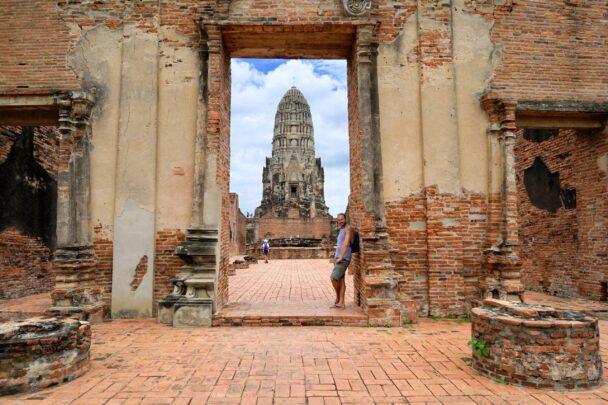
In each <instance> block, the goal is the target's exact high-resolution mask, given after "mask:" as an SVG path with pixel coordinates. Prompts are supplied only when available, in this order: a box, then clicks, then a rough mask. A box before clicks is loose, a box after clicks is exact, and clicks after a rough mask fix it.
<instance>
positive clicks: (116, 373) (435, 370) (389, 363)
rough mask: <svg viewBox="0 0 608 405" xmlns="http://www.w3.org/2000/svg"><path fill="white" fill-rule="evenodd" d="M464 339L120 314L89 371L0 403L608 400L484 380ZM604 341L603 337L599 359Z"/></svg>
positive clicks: (442, 329) (423, 327)
mask: <svg viewBox="0 0 608 405" xmlns="http://www.w3.org/2000/svg"><path fill="white" fill-rule="evenodd" d="M606 326H608V324H607V323H606V322H605V321H601V328H602V330H605V328H606ZM469 337H470V324H469V323H459V322H456V321H446V320H420V321H419V322H418V323H416V324H414V325H412V326H410V327H408V328H353V327H284V328H264V327H243V328H210V329H203V328H201V329H173V328H171V327H168V326H165V325H160V324H158V323H156V322H155V321H154V320H117V321H113V322H108V323H104V324H99V325H94V326H93V346H92V350H91V358H92V368H91V371H90V372H89V373H87V374H85V375H84V376H83V377H81V378H79V379H77V380H75V381H72V382H70V383H67V384H65V385H62V386H59V387H54V388H50V389H46V390H42V391H40V392H37V393H34V394H27V395H17V396H11V397H4V398H1V399H0V403H3V404H10V405H12V404H24V403H35V404H58V403H73V404H102V403H105V404H165V403H167V404H169V403H172V404H190V405H195V404H238V403H242V404H371V403H379V404H407V403H411V404H418V403H429V404H430V403H432V404H450V405H456V404H591V403H595V404H600V403H608V386H606V385H604V386H602V387H600V388H597V389H594V390H590V391H584V392H562V393H558V392H546V391H539V390H532V389H524V388H519V387H514V386H510V385H505V384H499V383H496V382H492V381H490V380H487V379H485V378H483V377H480V376H478V375H477V374H476V373H475V371H473V370H472V369H471V368H469V366H468V365H467V362H468V359H469V357H470V355H471V350H470V348H468V347H467V345H466V342H467V341H468V339H469ZM607 344H608V342H606V335H603V336H602V348H603V349H602V355H603V357H604V359H607V358H608V353H606V351H607V350H606V349H605V348H606V347H608V346H607Z"/></svg>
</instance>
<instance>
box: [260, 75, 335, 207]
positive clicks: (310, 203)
mask: <svg viewBox="0 0 608 405" xmlns="http://www.w3.org/2000/svg"><path fill="white" fill-rule="evenodd" d="M324 180H325V179H324V173H323V167H322V166H321V158H316V157H315V137H314V129H313V125H312V117H311V114H310V107H309V105H308V101H306V98H305V97H304V95H303V94H302V92H301V91H300V90H298V89H297V88H296V87H295V86H294V87H292V88H291V89H289V90H287V92H286V93H285V95H284V96H283V98H282V99H281V101H280V102H279V106H278V108H277V113H276V115H275V119H274V133H273V137H272V156H271V157H269V158H266V166H265V167H264V171H263V173H262V184H263V188H264V189H263V195H262V202H261V204H260V206H259V207H258V208H256V210H255V217H256V218H264V217H266V218H268V217H274V218H316V217H330V215H329V210H328V208H327V205H325V196H324V194H325V191H324V186H323V183H324Z"/></svg>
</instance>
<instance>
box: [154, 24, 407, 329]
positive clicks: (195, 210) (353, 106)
mask: <svg viewBox="0 0 608 405" xmlns="http://www.w3.org/2000/svg"><path fill="white" fill-rule="evenodd" d="M199 28H200V32H201V46H200V50H201V51H200V55H201V83H202V88H201V89H200V97H199V109H198V124H197V136H196V146H195V148H196V151H197V152H196V158H195V169H194V170H195V183H194V199H193V206H192V217H191V218H192V221H191V229H190V230H189V236H188V237H187V241H186V243H185V244H184V245H183V246H182V248H178V252H177V253H178V254H180V253H181V256H182V257H183V258H185V260H186V262H187V264H186V267H188V268H187V269H185V271H184V272H183V273H182V275H183V276H184V277H183V281H184V283H186V284H187V283H188V281H187V280H188V277H189V279H193V278H195V277H194V276H193V272H192V269H193V264H194V263H195V262H196V260H194V258H193V257H194V256H197V254H193V253H192V252H194V251H196V250H197V249H196V248H194V247H193V243H195V240H194V239H196V235H200V233H201V232H203V233H206V235H207V236H208V237H209V238H208V239H206V240H205V241H203V242H205V243H206V245H205V246H206V248H205V253H200V254H199V255H198V256H197V257H199V259H200V258H201V257H202V256H204V255H207V259H205V260H202V261H204V262H206V263H207V269H209V264H210V260H209V256H210V255H211V253H212V252H214V258H215V260H213V266H214V269H215V279H214V280H213V282H214V286H213V291H210V289H209V285H208V284H207V286H206V287H205V288H206V290H205V292H202V290H201V289H199V290H197V289H196V288H194V289H192V290H191V291H190V295H191V298H193V299H198V298H204V297H209V296H210V293H211V298H212V301H213V304H212V305H213V308H212V312H214V311H217V310H218V309H220V308H221V307H222V306H224V305H225V304H227V303H228V264H229V249H228V246H229V236H228V215H229V203H228V202H229V176H230V58H232V57H256V56H257V57H287V58H298V57H299V58H334V59H335V58H343V59H347V60H348V81H349V88H348V89H349V106H348V107H349V139H350V141H349V144H350V170H351V173H350V175H351V195H350V198H349V207H350V214H351V222H352V223H353V225H354V226H355V227H357V228H358V229H359V232H360V235H361V254H360V257H359V258H358V260H355V261H354V262H357V263H355V265H358V266H356V267H358V268H359V270H358V275H357V276H356V277H355V289H356V290H358V291H360V292H361V294H360V295H359V296H358V297H357V301H358V302H357V304H358V305H360V306H361V307H362V308H363V309H364V311H365V312H366V313H367V314H368V316H369V323H370V324H377V325H395V326H397V325H400V324H401V305H400V303H399V301H398V285H399V283H398V281H399V276H398V275H397V273H396V272H395V270H394V265H393V259H392V256H393V253H394V251H393V250H392V249H391V248H390V246H389V245H388V235H387V232H386V225H385V214H384V201H383V196H382V195H383V192H382V189H383V186H382V156H381V150H380V145H381V142H380V130H379V128H380V125H379V110H378V108H379V107H378V86H377V64H376V57H377V47H378V39H377V29H376V28H377V27H376V25H375V24H361V23H358V24H354V23H353V24H352V25H350V24H336V25H327V24H318V25H315V24H311V25H289V26H286V25H268V24H265V25H260V24H242V23H241V24H238V25H234V24H228V23H222V22H212V21H207V22H206V21H201V22H200V23H199ZM328 35H330V36H331V38H333V42H334V43H333V44H332V45H331V46H328V45H323V44H324V42H323V40H315V37H317V39H319V38H329V37H328ZM303 36H306V39H305V40H303V39H302V38H303ZM256 38H257V39H256ZM290 38H293V39H294V46H293V47H289V46H285V45H283V46H284V47H283V48H282V49H278V48H276V47H275V48H273V47H274V46H275V43H283V44H285V43H286V41H287V43H289V40H290ZM335 38H339V41H342V42H340V43H336V39H335ZM256 40H263V41H264V46H260V47H259V48H255V43H256ZM296 44H299V45H300V46H303V47H304V48H298V45H296ZM310 44H317V46H318V47H314V46H309V45H310ZM258 45H260V44H259V42H258ZM203 151H204V152H203ZM213 233H215V235H216V236H215V241H216V243H217V245H216V246H213V247H212V246H211V244H210V243H209V242H210V241H211V242H212V241H213V235H212V234H213ZM195 244H196V243H195ZM199 246H200V247H202V245H200V244H199ZM188 252H191V253H188ZM201 252H202V251H201ZM194 273H199V274H200V272H198V271H195V272H194ZM178 278H180V277H178ZM207 280H208V279H207ZM208 281H209V280H208ZM174 284H175V282H174ZM182 291H184V293H183V294H182V295H181V297H182V299H184V298H185V294H187V293H186V292H185V291H186V290H184V289H183V290H182ZM178 295H179V294H178ZM176 296H177V295H174V297H176ZM168 298H169V297H168ZM165 301H166V300H165ZM166 302H167V301H166ZM184 302H185V301H184ZM201 303H202V301H201ZM167 305H168V306H167V308H169V306H171V305H173V307H174V304H172V303H170V302H167ZM162 310H163V308H162V307H161V308H160V309H159V318H160V314H161V312H162ZM175 311H177V309H175V308H173V309H168V310H166V311H165V313H166V314H167V316H166V317H165V322H166V323H173V325H174V326H185V325H181V324H179V322H177V323H178V324H177V325H176V317H175V316H174V314H175ZM189 311H190V312H188V315H187V316H182V317H181V319H186V318H187V322H191V323H190V325H192V326H193V325H195V324H198V325H200V326H205V325H207V324H209V323H210V322H208V321H202V320H199V321H196V320H195V319H194V318H196V317H197V316H200V315H201V314H202V313H204V312H206V313H208V312H207V311H198V313H196V314H195V312H197V311H196V310H194V311H193V310H189ZM171 318H172V320H171ZM161 322H162V320H161ZM197 322H198V323H197Z"/></svg>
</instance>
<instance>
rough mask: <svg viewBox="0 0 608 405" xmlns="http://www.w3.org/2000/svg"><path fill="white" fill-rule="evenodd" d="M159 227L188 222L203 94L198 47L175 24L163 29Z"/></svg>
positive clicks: (161, 35)
mask: <svg viewBox="0 0 608 405" xmlns="http://www.w3.org/2000/svg"><path fill="white" fill-rule="evenodd" d="M159 36H160V40H161V43H160V49H159V52H160V63H159V69H160V76H159V105H158V162H157V174H158V176H157V191H156V195H157V213H156V218H157V223H156V228H157V229H159V230H162V229H174V228H177V229H184V230H185V229H186V228H187V227H188V225H190V215H191V208H192V182H193V175H194V168H193V165H194V152H195V151H194V149H195V147H194V146H195V145H194V137H195V134H196V117H197V108H198V97H199V81H200V62H199V56H198V54H197V50H196V49H194V48H191V47H183V46H176V45H175V44H176V43H178V44H183V43H187V42H188V39H187V38H186V37H184V36H183V35H181V34H179V33H177V32H175V30H174V29H172V28H168V27H167V28H162V29H161V31H160V33H159Z"/></svg>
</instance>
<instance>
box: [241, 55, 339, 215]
mask: <svg viewBox="0 0 608 405" xmlns="http://www.w3.org/2000/svg"><path fill="white" fill-rule="evenodd" d="M346 85H347V81H346V61H344V60H295V59H233V60H232V97H231V98H232V109H231V110H232V115H231V123H230V125H231V136H230V149H231V161H230V191H232V192H236V193H238V194H239V205H240V208H241V211H242V212H243V213H244V214H246V213H247V212H250V213H253V211H254V210H255V208H256V207H257V206H258V205H259V204H260V201H261V199H262V168H263V167H264V164H265V162H266V157H267V156H270V155H271V151H272V145H271V142H272V129H273V126H274V115H275V113H276V109H277V105H278V104H279V101H280V100H281V98H282V97H283V95H284V94H285V92H286V91H287V90H289V88H290V87H291V86H296V87H297V88H299V89H300V90H301V91H302V93H303V94H304V97H306V99H307V100H308V103H309V105H310V109H311V113H312V121H313V126H314V131H315V148H316V155H317V157H320V158H321V164H322V165H323V167H324V169H325V202H326V203H327V205H328V206H329V210H330V212H331V214H332V215H333V216H336V215H337V214H338V213H339V212H343V211H344V210H345V209H346V204H347V203H348V193H349V190H350V186H349V166H348V113H347V98H346V97H347V95H346Z"/></svg>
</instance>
